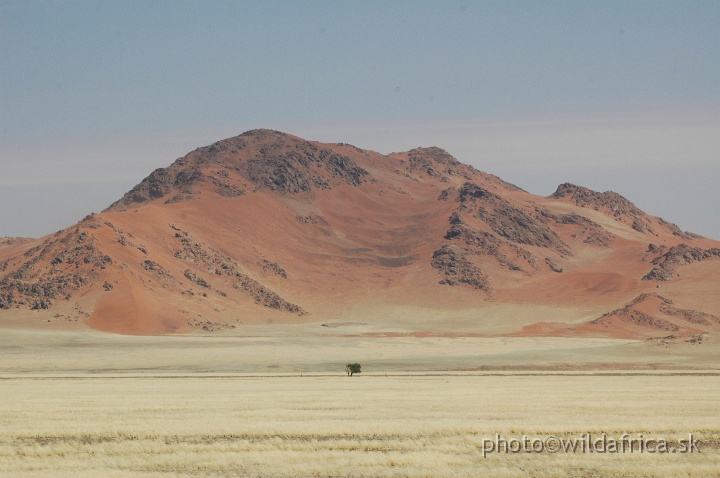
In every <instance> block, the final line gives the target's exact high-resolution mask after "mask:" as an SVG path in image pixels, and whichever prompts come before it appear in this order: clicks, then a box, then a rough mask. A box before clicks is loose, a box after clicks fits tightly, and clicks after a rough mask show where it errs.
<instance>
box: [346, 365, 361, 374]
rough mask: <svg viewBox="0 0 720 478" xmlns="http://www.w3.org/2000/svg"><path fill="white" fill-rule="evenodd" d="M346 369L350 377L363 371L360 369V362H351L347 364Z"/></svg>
mask: <svg viewBox="0 0 720 478" xmlns="http://www.w3.org/2000/svg"><path fill="white" fill-rule="evenodd" d="M345 371H346V372H347V374H348V377H352V376H353V375H354V374H356V373H362V372H361V371H360V364H359V363H349V364H347V365H345Z"/></svg>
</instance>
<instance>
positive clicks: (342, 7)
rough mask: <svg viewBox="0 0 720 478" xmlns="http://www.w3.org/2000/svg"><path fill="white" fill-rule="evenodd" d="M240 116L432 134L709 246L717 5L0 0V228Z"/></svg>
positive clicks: (716, 115)
mask: <svg viewBox="0 0 720 478" xmlns="http://www.w3.org/2000/svg"><path fill="white" fill-rule="evenodd" d="M254 128H272V129H279V130H282V131H286V132H289V133H292V134H295V135H298V136H302V137H304V138H306V139H310V140H321V141H328V142H347V143H352V144H355V145H357V146H359V147H362V148H367V149H375V150H377V151H380V152H382V153H388V152H391V151H402V150H407V149H410V148H413V147H416V146H432V145H436V146H440V147H442V148H444V149H446V150H448V151H449V152H450V153H451V154H453V155H455V156H456V157H457V158H458V159H459V160H461V161H463V162H466V163H470V164H473V165H474V166H476V167H477V168H479V169H481V170H484V171H487V172H490V173H493V174H497V175H499V176H501V177H502V178H503V179H506V180H508V181H510V182H513V183H515V184H517V185H518V186H520V187H522V188H524V189H526V190H528V191H530V192H533V193H536V194H542V195H548V194H550V193H552V192H553V191H554V190H555V187H556V186H557V185H558V184H560V183H562V182H566V181H570V182H575V183H578V184H581V185H584V186H587V187H590V188H592V189H596V190H600V191H605V190H614V191H617V192H619V193H621V194H623V195H624V196H626V197H628V198H629V199H630V200H632V201H634V202H635V203H636V204H637V205H638V206H639V207H640V208H642V209H644V210H646V211H647V212H648V213H650V214H653V215H659V216H662V217H664V218H665V219H667V220H670V221H671V222H675V223H677V224H678V225H679V226H680V227H681V228H682V229H686V230H691V231H695V232H698V233H701V234H705V235H709V236H711V237H714V238H716V239H720V212H719V211H720V208H719V205H720V192H718V191H719V189H720V187H718V182H719V181H718V180H720V2H718V1H716V0H713V1H708V2H693V1H674V2H661V1H648V2H643V1H623V2H612V1H598V2H591V1H570V2H547V1H530V2H513V1H498V2H479V1H478V2H472V1H462V2H448V1H437V2H422V1H417V0H416V1H394V2H393V1H377V2H376V1H352V2H351V1H322V2H320V1H305V2H303V1H289V0H288V1H282V2H272V1H258V2H241V1H234V2H233V1H193V2H184V1H183V2H181V1H148V0H143V1H130V0H123V1H108V0H104V1H72V0H67V1H32V0H23V1H5V0H0V236H3V235H13V236H35V237H37V236H41V235H45V234H49V233H52V232H55V231H56V230H58V229H60V228H63V227H66V226H69V225H71V224H72V223H74V222H76V221H78V220H79V219H81V218H82V217H83V216H85V215H86V214H88V213H90V212H93V211H95V212H97V211H100V210H102V209H104V208H105V207H107V206H108V205H109V204H110V203H112V202H113V201H114V200H115V199H117V198H119V197H120V196H121V195H122V194H123V193H124V192H126V191H127V190H128V189H130V188H131V187H132V186H133V185H134V184H136V183H137V182H139V181H140V180H141V179H142V178H144V177H145V176H147V175H148V174H149V173H150V172H151V171H152V170H153V169H155V168H158V167H164V166H167V165H169V164H170V163H171V162H172V161H174V160H175V159H176V158H177V157H179V156H183V155H185V154H186V153H187V152H189V151H190V150H192V149H195V148H196V147H199V146H203V145H206V144H209V143H212V142H214V141H216V140H219V139H223V138H226V137H229V136H234V135H237V134H240V133H242V132H243V131H246V130H249V129H254Z"/></svg>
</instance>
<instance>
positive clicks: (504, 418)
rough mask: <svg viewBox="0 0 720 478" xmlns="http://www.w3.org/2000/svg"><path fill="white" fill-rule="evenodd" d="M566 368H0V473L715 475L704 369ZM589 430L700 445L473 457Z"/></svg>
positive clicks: (714, 388)
mask: <svg viewBox="0 0 720 478" xmlns="http://www.w3.org/2000/svg"><path fill="white" fill-rule="evenodd" d="M571 375H572V376H564V375H560V374H527V373H521V374H519V375H513V374H512V373H510V374H508V373H504V374H499V375H495V374H484V375H476V374H453V373H434V374H430V375H418V374H413V375H409V376H408V375H402V374H396V375H394V376H389V377H384V376H378V375H373V374H369V375H367V376H366V380H363V381H362V382H358V381H356V380H340V381H338V380H337V379H336V378H335V377H333V376H332V375H328V376H308V375H307V374H305V376H304V378H299V377H298V376H292V377H291V376H262V377H261V376H245V377H237V376H236V377H232V376H225V377H212V376H202V375H196V376H187V375H184V376H175V377H168V376H165V377H162V376H156V377H133V376H127V375H125V374H123V375H121V376H112V377H94V378H93V377H85V379H82V380H78V379H72V378H59V377H39V376H34V377H32V378H30V377H27V378H22V377H17V376H16V377H14V378H13V377H8V376H5V377H4V378H5V379H4V380H2V390H3V406H2V410H3V411H2V416H1V417H0V423H1V424H2V427H0V475H2V476H13V477H18V476H19V477H24V476H68V477H70V476H72V477H94V476H122V477H135V476H153V477H164V476H173V477H175V476H185V477H189V476H244V477H261V476H262V477H268V476H273V477H310V476H312V477H326V476H343V477H349V476H353V477H400V476H402V477H430V476H432V477H435V476H455V477H477V476H515V477H521V476H542V477H568V476H614V477H635V476H643V477H666V476H692V477H715V476H717V470H718V469H720V453H718V451H719V445H720V426H719V425H718V422H717V410H718V398H717V397H720V381H719V380H718V377H717V376H700V375H696V376H682V375H676V374H663V373H660V374H649V375H637V374H634V375H630V376H628V375H623V374H613V375H588V374H583V373H579V374H578V373H575V374H571ZM348 410H352V413H351V414H348ZM603 431H604V432H607V433H609V434H615V435H619V434H621V433H623V432H627V433H630V434H633V435H635V436H636V435H637V433H643V434H644V435H645V436H646V437H667V438H668V439H677V438H678V437H682V436H683V435H685V436H687V433H688V432H693V433H694V434H695V436H696V437H697V438H698V439H699V440H700V441H701V443H700V452H701V453H695V454H692V455H685V454H664V455H660V454H651V453H642V454H640V453H633V454H624V455H621V454H602V453H556V454H547V453H546V454H536V453H531V454H528V453H515V454H505V453H501V454H488V456H487V457H486V458H483V457H482V450H481V447H482V440H483V438H485V437H494V436H495V434H496V433H500V434H503V435H505V436H508V437H516V436H521V435H523V434H527V435H529V436H545V435H550V434H554V435H557V436H562V437H577V436H579V435H580V434H581V433H583V432H591V433H598V434H599V433H601V432H603Z"/></svg>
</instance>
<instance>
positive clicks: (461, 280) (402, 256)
mask: <svg viewBox="0 0 720 478" xmlns="http://www.w3.org/2000/svg"><path fill="white" fill-rule="evenodd" d="M719 246H720V243H717V242H716V241H712V240H709V239H705V238H701V237H699V236H696V235H692V234H689V233H684V232H682V231H680V230H679V229H678V228H677V227H676V226H674V225H672V224H670V223H668V222H666V221H663V220H662V219H660V218H656V217H652V216H649V215H648V214H646V213H644V212H643V211H640V210H639V209H638V208H637V207H635V206H634V205H633V204H632V203H631V202H630V201H628V200H627V199H625V198H623V197H622V196H620V195H618V194H616V193H610V192H608V193H596V192H593V191H590V190H588V189H585V188H581V187H579V186H574V185H570V184H564V185H561V186H560V187H559V188H558V191H556V193H555V194H553V195H551V196H550V197H548V198H543V197H539V196H535V195H532V194H529V193H527V192H525V191H523V190H522V189H520V188H518V187H516V186H513V185H511V184H509V183H506V182H504V181H502V180H501V179H499V178H497V177H495V176H492V175H490V174H487V173H483V172H480V171H477V170H475V169H474V168H472V167H471V166H467V165H464V164H462V163H460V162H459V161H457V160H456V159H455V158H453V157H452V156H450V155H449V154H448V153H446V152H445V151H443V150H442V149H439V148H417V149H414V150H412V151H408V152H404V153H393V154H389V155H381V154H379V153H376V152H373V151H366V150H362V149H359V148H356V147H354V146H351V145H346V144H323V143H317V142H311V141H306V140H303V139H301V138H297V137H295V136H291V135H288V134H285V133H280V132H277V131H270V130H255V131H249V132H247V133H244V134H242V135H240V136H237V137H234V138H229V139H226V140H223V141H219V142H217V143H214V144H212V145H210V146H207V147H204V148H198V149H196V150H195V151H192V152H191V153H189V154H187V155H186V156H185V157H183V158H179V159H178V160H176V161H175V162H174V163H173V164H172V165H170V166H169V167H167V168H163V169H158V170H156V171H154V172H153V173H152V174H150V175H149V176H148V177H147V178H145V179H144V180H143V181H141V182H140V183H139V184H138V185H137V186H135V187H134V188H133V189H132V190H131V191H129V192H128V193H127V194H125V195H124V196H123V197H122V198H120V199H119V200H118V201H116V202H115V203H114V204H112V205H111V206H110V207H109V208H108V209H107V210H105V211H103V212H102V213H100V214H95V215H91V216H88V217H87V218H85V219H84V220H83V221H81V222H79V223H78V224H76V225H75V226H72V227H69V228H67V229H65V230H62V231H59V232H58V233H56V234H55V235H52V236H48V237H46V238H43V239H39V240H36V241H31V242H22V241H20V242H18V243H14V244H9V245H6V246H4V247H3V248H0V314H2V315H0V317H2V318H5V320H6V321H15V322H16V323H18V324H21V325H22V324H26V325H27V324H31V323H32V324H35V325H37V326H40V325H43V326H52V327H58V326H71V327H73V326H77V327H82V326H85V324H88V325H90V326H91V327H94V328H97V329H100V330H106V331H111V332H118V333H131V334H156V333H173V332H184V331H192V330H203V331H219V330H224V329H228V328H241V327H242V326H243V325H246V324H253V323H300V322H318V323H322V322H328V321H338V320H347V319H353V320H363V321H364V322H368V323H372V324H378V325H382V326H383V327H385V328H387V327H398V328H403V329H409V330H418V331H421V330H435V331H445V332H453V333H456V332H461V333H462V332H468V333H470V332H472V333H487V334H498V333H499V334H506V333H517V332H518V331H520V330H521V329H523V327H528V326H530V327H532V325H533V324H536V323H541V322H554V321H556V320H557V319H561V322H570V323H573V324H577V323H581V322H582V323H584V322H587V323H590V322H591V321H593V320H595V319H597V318H599V317H601V316H602V315H603V314H605V313H607V312H609V311H615V310H616V309H618V307H621V306H623V304H627V303H628V302H629V301H631V300H633V299H634V298H636V297H638V296H640V295H641V294H644V293H648V292H650V291H652V290H654V289H656V288H657V287H658V286H659V285H661V286H662V287H663V297H667V298H668V300H675V301H677V302H678V303H679V304H680V306H681V307H680V306H678V307H680V308H681V309H682V310H689V311H699V312H697V313H698V314H700V313H705V314H709V316H717V315H720V301H718V300H717V299H715V298H714V295H713V294H708V293H707V290H711V288H712V287H716V286H717V285H718V280H720V279H719V278H718V274H717V272H718V271H720V254H718V252H717V251H719V250H720V249H718V247H719ZM680 274H681V276H680V277H678V275H680ZM698 284H700V286H698ZM709 288H710V289H709ZM28 310H29V311H31V312H28ZM48 321H49V322H48ZM605 322H607V323H608V324H609V325H608V326H607V327H603V328H598V327H595V328H593V327H589V328H587V330H585V329H583V330H584V332H583V333H586V334H595V335H610V336H613V335H616V336H626V335H627V331H626V330H625V326H624V325H623V322H622V321H614V322H612V323H611V321H605ZM635 325H637V324H634V326H635ZM700 325H701V326H700V327H699V328H698V327H688V328H687V333H688V334H690V333H693V334H694V333H696V332H697V331H698V330H701V331H705V330H715V329H716V328H717V327H718V324H716V323H715V322H714V321H709V322H708V323H707V324H700ZM638 326H639V327H641V328H643V330H647V331H652V329H653V326H652V325H651V324H649V323H646V324H645V325H643V324H642V323H641V324H640V325H638ZM560 328H561V327H560ZM560 328H558V327H551V329H552V330H554V331H555V332H552V333H561V334H565V333H566V332H562V331H561V332H558V331H559V330H560ZM525 330H531V329H525ZM683 330H684V329H683ZM538 331H539V332H538V333H548V328H544V329H543V330H542V331H540V329H538ZM653 333H654V332H653ZM639 335H643V333H640V334H639Z"/></svg>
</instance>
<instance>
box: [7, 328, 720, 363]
mask: <svg viewBox="0 0 720 478" xmlns="http://www.w3.org/2000/svg"><path fill="white" fill-rule="evenodd" d="M366 330H367V326H365V325H362V324H349V325H340V326H336V327H323V326H318V325H316V324H309V325H297V326H278V325H275V326H256V327H247V328H244V329H242V331H238V330H233V331H231V332H227V334H226V335H182V336H144V337H138V336H122V335H115V334H108V333H103V332H97V331H88V330H84V331H64V332H61V331H43V330H32V329H9V328H4V329H0V358H1V360H0V374H34V373H38V374H81V375H87V374H102V373H144V372H147V373H158V372H161V373H266V372H287V373H313V372H322V373H328V372H329V373H334V372H338V371H340V372H342V371H343V370H344V366H345V364H346V363H348V362H359V363H361V364H362V365H363V367H364V370H366V371H369V372H383V373H387V372H398V371H419V370H421V371H428V370H430V371H433V370H483V369H485V370H487V369H508V370H513V369H527V370H538V369H539V370H578V369H717V368H719V365H718V364H720V347H718V346H717V344H715V341H714V339H712V338H711V339H707V340H705V342H703V343H701V344H690V343H687V342H685V341H683V340H678V341H676V342H673V341H633V340H619V339H605V338H564V337H479V336H448V335H447V334H441V335H433V334H431V333H428V334H403V333H383V334H373V335H363V334H362V332H363V331H366Z"/></svg>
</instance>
